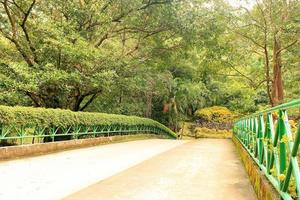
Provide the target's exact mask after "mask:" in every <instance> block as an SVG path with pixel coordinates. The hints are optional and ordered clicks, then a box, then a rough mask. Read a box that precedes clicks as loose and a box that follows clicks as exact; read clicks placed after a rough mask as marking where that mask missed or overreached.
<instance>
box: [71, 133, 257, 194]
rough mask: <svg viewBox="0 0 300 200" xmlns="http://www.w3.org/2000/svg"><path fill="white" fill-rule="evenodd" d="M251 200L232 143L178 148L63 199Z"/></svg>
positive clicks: (205, 141)
mask: <svg viewBox="0 0 300 200" xmlns="http://www.w3.org/2000/svg"><path fill="white" fill-rule="evenodd" d="M82 199H84V200H171V199H172V200H228V199H230V200H255V199H257V197H256V195H255V193H254V190H253V188H252V186H251V185H250V182H249V180H248V178H247V175H246V172H245V170H244V167H243V166H242V163H241V161H240V160H239V158H238V156H237V153H236V151H235V149H234V146H233V143H232V141H231V140H217V139H202V140H194V141H190V142H187V143H185V144H182V145H180V146H177V147H175V148H173V149H171V150H169V151H166V152H164V153H162V154H160V155H157V156H155V157H153V158H151V159H149V160H147V161H145V162H143V163H141V164H139V165H136V166H134V167H132V168H130V169H127V170H126V171H123V172H121V173H119V174H116V175H114V176H112V177H110V178H107V179H105V180H102V181H100V182H98V183H96V184H94V185H91V186H89V187H87V188H85V189H82V190H80V191H78V192H76V193H74V194H72V195H70V196H68V197H66V198H65V200H82Z"/></svg>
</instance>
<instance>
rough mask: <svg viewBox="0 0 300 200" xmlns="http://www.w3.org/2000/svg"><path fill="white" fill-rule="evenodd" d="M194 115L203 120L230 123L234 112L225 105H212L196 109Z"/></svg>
mask: <svg viewBox="0 0 300 200" xmlns="http://www.w3.org/2000/svg"><path fill="white" fill-rule="evenodd" d="M195 117H196V118H198V119H200V120H201V121H205V122H216V123H231V122H232V121H233V119H234V114H233V113H232V112H231V111H230V110H229V109H228V108H226V107H221V106H213V107H208V108H203V109H199V110H197V111H196V112H195Z"/></svg>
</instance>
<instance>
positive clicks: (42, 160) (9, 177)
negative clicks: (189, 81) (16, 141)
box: [0, 139, 186, 200]
mask: <svg viewBox="0 0 300 200" xmlns="http://www.w3.org/2000/svg"><path fill="white" fill-rule="evenodd" d="M185 142H186V141H180V140H177V141H175V140H159V139H154V140H140V141H132V142H124V143H117V144H109V145H103V146H97V147H91V148H85V149H77V150H71V151H65V152H60V153H55V154H49V155H44V156H38V157H32V158H24V159H19V160H14V161H3V162H0V200H57V199H62V198H63V197H65V196H67V195H69V194H72V193H74V192H76V191H78V190H80V189H82V188H84V187H87V186H89V185H92V184H95V183H97V182H98V181H100V180H104V179H105V178H108V177H110V176H112V175H114V174H117V173H119V172H121V171H124V170H126V169H128V168H130V167H133V166H135V165H137V164H139V163H141V162H143V161H145V160H148V159H150V158H151V157H153V156H155V155H158V154H160V153H162V152H165V151H167V150H170V149H172V148H174V147H177V146H179V145H181V144H183V143H185ZM81 200H85V198H82V199H81Z"/></svg>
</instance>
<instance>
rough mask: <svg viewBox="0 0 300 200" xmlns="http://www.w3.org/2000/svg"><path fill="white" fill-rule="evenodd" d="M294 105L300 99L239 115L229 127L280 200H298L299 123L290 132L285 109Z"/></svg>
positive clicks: (299, 174) (299, 187)
mask: <svg viewBox="0 0 300 200" xmlns="http://www.w3.org/2000/svg"><path fill="white" fill-rule="evenodd" d="M295 107H298V109H300V99H299V100H296V101H292V102H289V103H286V104H282V105H279V106H276V107H273V108H270V109H267V110H264V111H261V112H258V113H255V114H252V115H249V116H246V117H244V118H241V119H240V120H238V121H237V122H236V123H235V124H234V128H233V131H234V135H235V137H236V138H237V139H238V140H239V141H240V143H241V144H242V145H243V146H244V148H245V149H246V150H247V151H248V153H249V154H250V156H251V157H252V158H253V160H254V161H255V162H256V163H257V165H258V166H259V167H260V169H261V170H262V171H263V172H264V174H265V175H266V177H267V178H268V179H269V181H270V182H271V183H272V184H273V186H274V187H275V188H276V190H277V191H278V192H279V193H280V195H281V197H282V199H284V200H292V199H298V200H300V172H299V164H298V160H299V159H300V156H299V155H298V149H299V145H300V124H299V122H298V126H297V128H296V131H292V129H291V125H290V121H289V118H288V111H289V110H291V109H292V108H295ZM298 117H299V116H298ZM298 119H299V118H298Z"/></svg>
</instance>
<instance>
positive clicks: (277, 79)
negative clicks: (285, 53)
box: [272, 35, 284, 106]
mask: <svg viewBox="0 0 300 200" xmlns="http://www.w3.org/2000/svg"><path fill="white" fill-rule="evenodd" d="M280 49H281V41H280V39H279V37H278V35H274V47H273V82H272V100H273V106H276V105H279V104H281V103H283V100H284V99H283V98H284V92H283V80H282V59H281V52H280Z"/></svg>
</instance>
